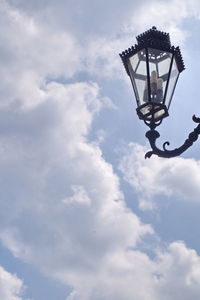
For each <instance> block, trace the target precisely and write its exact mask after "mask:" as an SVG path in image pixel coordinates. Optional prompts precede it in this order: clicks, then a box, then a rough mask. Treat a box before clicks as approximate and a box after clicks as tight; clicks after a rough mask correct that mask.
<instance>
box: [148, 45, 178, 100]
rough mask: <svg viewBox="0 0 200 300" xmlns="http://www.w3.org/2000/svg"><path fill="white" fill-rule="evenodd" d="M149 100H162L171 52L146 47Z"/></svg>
mask: <svg viewBox="0 0 200 300" xmlns="http://www.w3.org/2000/svg"><path fill="white" fill-rule="evenodd" d="M148 58H149V73H150V88H151V93H150V94H151V101H153V102H156V103H163V102H164V95H165V90H166V86H167V80H168V75H169V70H170V64H171V60H172V53H169V52H166V51H162V50H158V49H154V48H148Z"/></svg>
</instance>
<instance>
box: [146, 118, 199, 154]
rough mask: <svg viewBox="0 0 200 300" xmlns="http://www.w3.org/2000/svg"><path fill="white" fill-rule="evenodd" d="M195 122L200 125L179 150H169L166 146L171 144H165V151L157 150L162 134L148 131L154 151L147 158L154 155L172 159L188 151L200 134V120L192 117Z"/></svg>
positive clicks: (147, 134) (153, 130)
mask: <svg viewBox="0 0 200 300" xmlns="http://www.w3.org/2000/svg"><path fill="white" fill-rule="evenodd" d="M192 119H193V121H194V122H195V123H199V124H198V125H197V127H196V128H195V129H194V130H193V131H192V132H191V133H190V134H189V136H188V138H187V139H186V140H185V142H184V144H183V145H182V146H180V147H179V148H176V149H174V150H167V149H166V146H169V145H170V143H169V142H165V143H164V144H163V150H161V149H159V148H157V146H156V140H157V138H159V136H160V134H159V132H158V131H156V130H155V129H153V128H151V130H149V131H147V133H146V137H147V138H148V140H149V143H150V145H151V148H152V151H149V152H147V153H146V154H145V158H150V157H151V156H152V155H153V154H155V155H157V156H160V157H165V158H170V157H175V156H178V155H180V154H182V153H183V152H184V151H185V150H187V149H188V148H189V147H190V146H192V144H193V143H194V142H195V141H196V140H197V139H198V136H199V134H200V118H197V117H196V116H193V117H192Z"/></svg>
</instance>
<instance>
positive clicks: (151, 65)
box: [120, 27, 185, 127]
mask: <svg viewBox="0 0 200 300" xmlns="http://www.w3.org/2000/svg"><path fill="white" fill-rule="evenodd" d="M136 39H137V44H136V45H135V46H132V47H131V48H129V49H128V50H125V51H123V52H122V53H121V54H120V57H121V59H122V61H123V64H124V67H125V69H126V72H127V74H128V75H129V76H130V79H131V82H132V85H133V90H134V93H135V98H136V102H137V114H138V116H139V118H140V119H142V120H144V121H145V123H146V124H147V125H149V126H150V127H156V126H157V125H159V124H160V123H161V121H162V119H163V118H165V117H167V116H168V110H169V106H170V103H171V100H172V96H173V93H174V89H175V86H176V83H177V80H178V77H179V74H180V72H182V71H183V70H184V69H185V67H184V63H183V59H182V56H181V52H180V49H179V47H174V46H171V42H170V37H169V34H168V33H165V32H161V31H158V30H157V29H156V27H152V28H151V29H150V30H148V31H146V32H144V33H143V34H141V35H139V36H137V38H136Z"/></svg>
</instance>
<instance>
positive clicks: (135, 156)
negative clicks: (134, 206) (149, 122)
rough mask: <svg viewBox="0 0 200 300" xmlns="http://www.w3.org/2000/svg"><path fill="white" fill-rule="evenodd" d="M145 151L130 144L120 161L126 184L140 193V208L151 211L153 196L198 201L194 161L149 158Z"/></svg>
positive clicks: (199, 168)
mask: <svg viewBox="0 0 200 300" xmlns="http://www.w3.org/2000/svg"><path fill="white" fill-rule="evenodd" d="M147 151H148V148H146V147H142V146H140V145H138V144H134V143H131V144H130V145H129V148H128V150H127V152H126V154H125V155H124V157H123V158H122V160H121V164H120V170H121V171H122V172H123V174H124V178H125V180H126V181H127V182H129V184H130V185H131V186H132V187H133V188H134V189H135V190H136V191H138V192H139V201H140V208H141V209H151V208H154V204H155V203H154V199H155V196H160V195H163V196H166V197H168V196H173V197H175V196H176V197H177V196H178V199H182V200H187V201H190V202H192V201H195V202H199V193H200V188H199V187H200V162H199V161H198V160H195V159H184V158H180V157H179V158H171V159H162V158H158V157H155V156H153V157H151V159H147V160H145V158H144V155H145V153H146V152H147Z"/></svg>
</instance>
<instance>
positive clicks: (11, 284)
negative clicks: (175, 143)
mask: <svg viewBox="0 0 200 300" xmlns="http://www.w3.org/2000/svg"><path fill="white" fill-rule="evenodd" d="M23 290H24V286H23V281H22V280H21V279H19V278H17V276H16V275H13V274H11V273H9V272H7V271H6V270H4V269H3V268H2V267H1V266H0V298H1V299H2V300H22V299H24V298H23V296H22V294H23Z"/></svg>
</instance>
